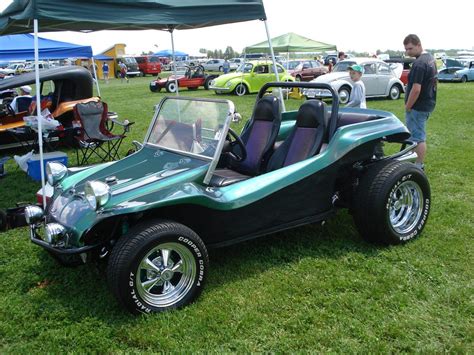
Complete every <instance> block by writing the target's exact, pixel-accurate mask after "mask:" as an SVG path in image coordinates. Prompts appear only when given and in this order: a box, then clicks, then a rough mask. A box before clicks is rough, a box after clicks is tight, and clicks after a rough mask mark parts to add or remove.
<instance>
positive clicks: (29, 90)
mask: <svg viewBox="0 0 474 355" xmlns="http://www.w3.org/2000/svg"><path fill="white" fill-rule="evenodd" d="M20 90H22V91H24V92H26V93H27V94H31V86H29V85H24V86H22V87H20Z"/></svg>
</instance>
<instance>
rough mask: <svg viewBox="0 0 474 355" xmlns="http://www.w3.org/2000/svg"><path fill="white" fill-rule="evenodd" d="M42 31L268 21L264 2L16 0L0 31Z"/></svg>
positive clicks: (2, 17)
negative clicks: (33, 27) (36, 26)
mask: <svg viewBox="0 0 474 355" xmlns="http://www.w3.org/2000/svg"><path fill="white" fill-rule="evenodd" d="M33 19H37V20H39V21H40V25H41V31H91V30H92V31H97V30H144V29H155V30H170V29H190V28H200V27H207V26H215V25H222V24H226V23H234V22H241V21H249V20H258V19H261V20H264V19H266V15H265V9H264V7H263V3H262V0H180V1H177V0H135V1H134V0H114V1H111V0H95V1H90V0H88V1H84V0H63V1H57V0H14V1H13V3H12V4H11V5H10V6H8V7H7V8H6V9H5V10H4V11H3V12H2V13H1V14H0V34H3V33H28V32H31V25H32V20H33Z"/></svg>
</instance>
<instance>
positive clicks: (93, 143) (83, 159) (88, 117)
mask: <svg viewBox="0 0 474 355" xmlns="http://www.w3.org/2000/svg"><path fill="white" fill-rule="evenodd" d="M107 112H108V110H107V104H106V103H105V102H101V101H99V102H95V101H91V102H87V103H80V104H77V105H76V106H75V107H74V118H75V120H78V121H80V122H81V129H80V133H79V135H78V136H76V137H75V138H76V139H77V141H78V143H79V144H78V145H79V147H78V149H77V150H76V156H77V163H78V165H83V164H87V163H88V162H89V159H90V158H91V157H92V156H94V155H95V156H97V157H98V158H99V159H100V161H101V162H105V161H112V160H117V159H120V155H119V148H120V145H121V144H122V141H123V139H124V138H125V137H126V136H125V133H126V132H128V131H129V130H130V126H131V125H132V124H133V122H128V121H125V122H119V121H117V120H114V123H115V124H118V125H120V126H122V127H123V132H122V134H113V133H112V132H110V130H109V129H108V128H107V120H108V119H109V118H108V115H107Z"/></svg>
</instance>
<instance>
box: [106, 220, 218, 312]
mask: <svg viewBox="0 0 474 355" xmlns="http://www.w3.org/2000/svg"><path fill="white" fill-rule="evenodd" d="M208 266H209V257H208V254H207V250H206V247H205V245H204V243H203V241H202V240H201V238H199V236H198V235H197V234H196V233H194V232H193V231H192V230H191V229H189V228H188V227H186V226H184V225H182V224H179V223H175V222H171V221H155V222H151V223H148V224H142V225H138V226H137V227H135V228H134V229H132V230H131V231H130V232H129V233H128V234H127V235H125V236H123V237H121V238H120V239H119V241H118V242H117V245H116V246H115V247H114V249H113V250H112V253H111V255H110V260H109V264H108V269H107V277H108V284H109V287H110V289H111V291H112V292H113V294H114V295H115V297H116V298H117V299H118V301H119V302H120V303H121V304H122V305H123V306H124V307H125V308H127V309H128V310H129V311H130V312H132V313H134V314H138V313H153V312H162V311H166V310H169V309H174V308H179V307H182V306H185V305H187V304H189V303H191V302H192V301H193V300H194V299H196V297H198V296H199V294H200V293H201V291H202V288H203V286H204V282H205V279H206V276H207V269H208Z"/></svg>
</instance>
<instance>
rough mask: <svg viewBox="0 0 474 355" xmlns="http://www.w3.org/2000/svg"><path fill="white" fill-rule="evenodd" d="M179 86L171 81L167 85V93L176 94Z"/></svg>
mask: <svg viewBox="0 0 474 355" xmlns="http://www.w3.org/2000/svg"><path fill="white" fill-rule="evenodd" d="M177 87H178V85H177V84H176V81H169V82H168V83H167V84H166V91H167V92H169V93H175V92H176V90H177Z"/></svg>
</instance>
